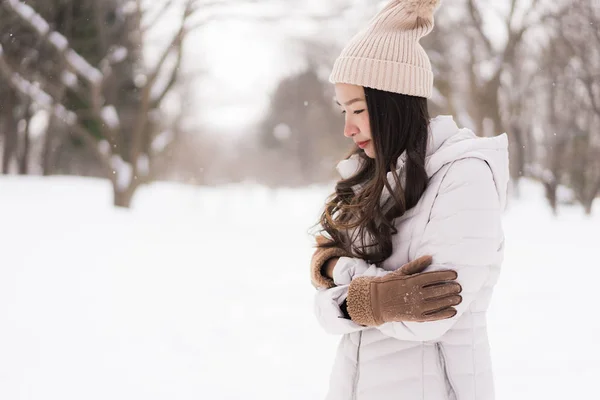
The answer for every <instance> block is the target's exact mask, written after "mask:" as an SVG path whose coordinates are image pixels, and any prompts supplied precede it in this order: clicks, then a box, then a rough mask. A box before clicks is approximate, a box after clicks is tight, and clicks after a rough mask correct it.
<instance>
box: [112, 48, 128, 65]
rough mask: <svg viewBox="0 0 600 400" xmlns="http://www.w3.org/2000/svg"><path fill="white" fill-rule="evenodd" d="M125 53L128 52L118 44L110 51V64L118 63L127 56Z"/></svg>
mask: <svg viewBox="0 0 600 400" xmlns="http://www.w3.org/2000/svg"><path fill="white" fill-rule="evenodd" d="M127 54H128V52H127V49H126V48H125V47H123V46H118V47H116V48H115V49H113V50H112V51H111V52H110V54H109V56H108V59H109V61H110V63H111V64H118V63H120V62H121V61H123V60H125V58H127Z"/></svg>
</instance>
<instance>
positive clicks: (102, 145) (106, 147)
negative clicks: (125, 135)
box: [98, 139, 110, 156]
mask: <svg viewBox="0 0 600 400" xmlns="http://www.w3.org/2000/svg"><path fill="white" fill-rule="evenodd" d="M98 151H99V152H100V154H102V155H105V156H108V155H109V154H110V143H108V140H106V139H102V140H100V141H99V142H98Z"/></svg>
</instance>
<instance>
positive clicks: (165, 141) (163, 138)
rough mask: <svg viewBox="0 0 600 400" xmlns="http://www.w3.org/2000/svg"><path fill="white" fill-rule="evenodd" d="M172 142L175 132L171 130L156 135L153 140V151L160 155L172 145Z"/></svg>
mask: <svg viewBox="0 0 600 400" xmlns="http://www.w3.org/2000/svg"><path fill="white" fill-rule="evenodd" d="M172 140H173V132H172V131H170V130H165V131H162V132H161V133H159V134H158V135H156V137H155V138H154V140H152V143H151V145H150V147H151V148H152V151H153V152H154V153H157V154H158V153H160V152H161V151H163V150H164V149H165V148H166V147H167V146H168V145H169V143H171V141H172Z"/></svg>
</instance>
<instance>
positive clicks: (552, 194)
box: [544, 181, 558, 216]
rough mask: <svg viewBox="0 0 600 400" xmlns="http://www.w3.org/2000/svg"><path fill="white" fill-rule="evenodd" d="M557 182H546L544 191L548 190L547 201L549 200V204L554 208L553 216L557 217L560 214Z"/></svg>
mask: <svg viewBox="0 0 600 400" xmlns="http://www.w3.org/2000/svg"><path fill="white" fill-rule="evenodd" d="M557 186H558V185H557V184H556V181H554V182H544V189H546V199H548V203H549V204H550V207H551V208H552V214H554V216H556V215H557V214H558V211H557V199H556V188H557Z"/></svg>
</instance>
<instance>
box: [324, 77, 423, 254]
mask: <svg viewBox="0 0 600 400" xmlns="http://www.w3.org/2000/svg"><path fill="white" fill-rule="evenodd" d="M364 89H365V96H366V101H367V109H368V111H369V122H370V125H371V136H372V140H373V144H374V146H375V159H371V158H369V157H368V156H367V155H366V154H365V153H364V151H363V150H361V149H360V148H358V147H356V148H355V149H354V150H353V151H352V152H351V153H350V155H349V156H352V155H354V154H358V156H359V157H360V158H361V165H362V166H361V168H360V169H359V170H358V171H357V173H356V174H354V175H353V176H351V177H350V178H348V179H342V180H340V181H339V182H338V183H337V184H336V187H335V193H333V194H332V195H331V196H329V198H328V199H327V203H326V205H325V210H324V211H323V214H322V215H321V218H320V225H321V227H322V231H321V232H323V231H326V232H327V233H328V234H329V236H330V237H331V238H332V239H333V241H332V242H330V243H328V244H325V245H322V246H323V247H333V246H336V247H341V248H344V249H346V251H348V252H349V253H351V254H352V255H353V256H355V257H359V258H362V259H364V260H366V261H367V262H369V263H371V264H377V265H379V264H380V263H381V262H383V261H384V260H385V259H387V258H388V257H389V256H390V255H391V254H392V235H394V234H396V233H397V229H396V228H395V227H394V219H396V218H398V217H400V216H402V215H403V214H404V213H405V212H406V211H407V210H409V209H411V208H412V207H414V206H415V205H416V204H417V202H418V201H419V199H420V198H421V196H422V194H423V192H424V191H425V188H426V187H427V181H428V178H427V173H426V172H425V155H426V151H427V138H428V132H429V111H428V109H427V99H425V98H423V97H415V96H408V95H404V94H399V93H391V92H385V91H381V90H376V89H371V88H367V87H365V88H364ZM405 151H406V163H405V165H404V170H403V172H402V174H404V176H405V179H406V181H405V182H406V184H405V185H403V184H401V181H400V176H398V174H397V173H396V169H397V166H396V161H397V160H398V158H399V157H400V155H402V154H403V153H404V152H405ZM390 171H391V172H392V175H393V177H394V180H395V183H396V185H395V189H393V188H392V186H391V185H390V183H389V182H388V179H387V174H388V172H390ZM355 185H361V186H362V189H361V190H359V191H358V193H355V192H354V191H353V189H352V188H353V186H355ZM384 188H386V190H388V191H389V192H390V193H391V196H389V198H388V200H387V201H386V202H385V203H384V204H381V201H380V196H381V193H382V191H383V189H384ZM352 229H355V235H354V236H353V237H352V238H349V237H348V235H347V232H348V231H349V230H352ZM369 242H370V243H371V244H368V243H369Z"/></svg>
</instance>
